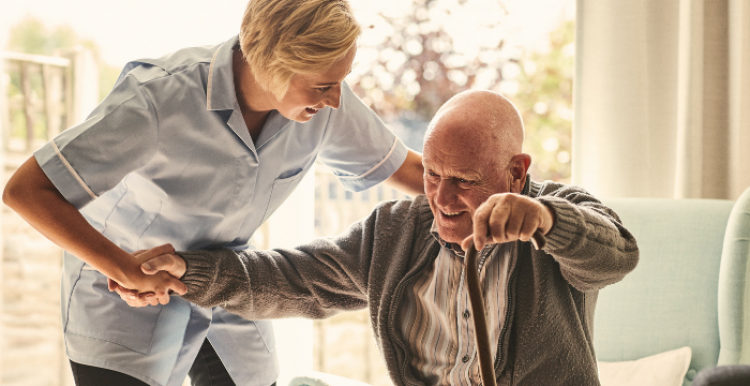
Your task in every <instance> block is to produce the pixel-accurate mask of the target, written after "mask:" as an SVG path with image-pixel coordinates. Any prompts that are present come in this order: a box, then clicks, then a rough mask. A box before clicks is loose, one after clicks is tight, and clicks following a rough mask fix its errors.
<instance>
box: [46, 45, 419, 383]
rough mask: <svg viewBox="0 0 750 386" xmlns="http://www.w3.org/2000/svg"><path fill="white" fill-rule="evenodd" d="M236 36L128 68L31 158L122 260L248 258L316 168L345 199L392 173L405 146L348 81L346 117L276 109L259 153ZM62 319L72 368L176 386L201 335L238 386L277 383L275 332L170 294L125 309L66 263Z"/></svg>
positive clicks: (103, 285)
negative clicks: (163, 253)
mask: <svg viewBox="0 0 750 386" xmlns="http://www.w3.org/2000/svg"><path fill="white" fill-rule="evenodd" d="M237 44H238V38H237V37H236V36H235V37H234V38H232V39H230V40H229V41H227V42H226V43H224V44H221V45H218V46H215V47H197V48H187V49H183V50H180V51H177V52H175V53H172V54H170V55H167V56H165V57H163V58H160V59H153V60H151V59H149V60H140V61H136V62H131V63H129V64H128V65H126V67H125V69H124V70H123V73H122V74H121V75H120V79H119V80H118V82H117V84H116V86H115V87H114V89H113V90H112V92H111V93H110V94H109V96H107V98H106V99H105V100H104V102H102V104H101V105H99V106H98V107H97V108H96V109H95V110H94V111H93V113H92V114H91V115H90V116H89V118H88V119H87V120H86V121H85V122H84V123H82V124H80V125H78V126H75V127H72V128H70V129H68V130H66V131H64V132H63V133H61V134H60V135H59V136H57V137H56V138H55V139H54V140H52V141H51V142H49V143H48V144H46V145H45V146H44V147H42V148H41V149H40V150H38V151H37V152H36V153H34V156H35V157H36V160H37V162H38V163H39V164H40V165H41V167H42V169H43V170H44V172H45V173H46V174H47V176H48V177H49V178H50V180H52V182H53V183H54V184H55V186H56V187H57V188H58V189H59V190H60V192H61V193H62V194H63V196H64V197H65V198H66V199H67V200H68V201H69V202H70V203H71V204H73V205H75V206H76V207H77V208H79V209H80V210H81V213H83V215H84V216H85V217H86V219H87V220H88V221H89V222H90V223H91V225H93V226H94V228H96V229H97V230H99V231H100V232H101V233H102V234H103V235H104V236H106V237H107V238H108V239H110V240H112V241H113V242H114V243H115V244H117V245H119V246H120V247H122V248H123V249H124V250H126V251H128V252H133V251H136V250H139V249H148V248H151V247H154V246H157V245H160V244H163V243H166V242H169V243H172V245H174V247H175V248H176V249H177V250H196V249H209V248H218V247H225V248H230V249H234V250H243V249H248V248H251V245H250V237H251V236H252V235H253V232H255V230H256V229H257V228H258V227H259V226H260V225H261V224H262V223H263V222H264V221H265V220H266V219H268V217H269V216H270V215H271V214H272V213H273V212H274V211H275V210H276V209H277V208H278V207H279V205H281V203H282V202H283V201H284V200H285V199H286V198H287V197H288V196H289V194H290V193H291V192H292V190H293V189H294V187H295V186H297V184H298V183H299V181H300V180H301V178H302V176H303V175H304V174H305V173H307V172H309V171H310V170H311V169H312V168H313V164H314V163H315V160H316V159H319V160H321V161H322V162H323V163H324V164H326V165H327V166H328V167H329V168H330V169H331V170H332V171H333V172H334V173H335V174H336V175H337V176H338V177H339V179H340V181H341V182H342V183H343V184H344V185H345V186H346V187H347V188H348V189H350V190H354V191H360V190H363V189H367V188H369V187H371V186H373V185H375V184H377V183H379V182H381V181H383V180H385V179H386V178H388V177H389V176H390V175H391V174H393V173H394V172H395V171H396V170H397V169H398V168H399V167H400V166H401V164H402V163H403V162H404V160H405V158H406V153H407V149H406V147H404V145H403V144H402V143H401V142H400V141H399V140H398V139H397V138H396V137H395V136H394V135H393V134H392V133H391V132H390V131H389V130H388V129H387V128H386V127H385V125H384V124H383V123H382V122H381V121H380V119H378V117H377V116H376V115H375V114H374V113H373V112H372V110H370V109H369V108H368V107H366V106H365V105H364V104H362V102H361V101H360V100H359V99H358V98H357V97H356V96H355V95H354V94H353V93H352V91H351V89H349V87H348V86H347V85H346V84H344V85H343V87H342V95H341V106H340V108H339V109H331V108H330V107H327V108H325V109H322V110H320V111H319V112H318V113H317V114H315V115H314V116H313V118H312V120H311V121H309V122H307V123H298V122H294V121H290V120H288V119H286V118H284V117H283V116H281V115H280V114H278V113H277V112H276V111H274V112H272V113H271V115H270V116H269V118H268V121H267V122H266V124H265V126H264V128H263V130H262V132H261V134H260V137H259V138H258V141H257V142H256V143H253V141H252V139H251V138H250V135H249V133H248V130H247V127H246V126H245V122H244V120H243V118H242V114H241V112H240V108H239V105H238V102H237V97H236V95H235V88H234V79H233V74H232V48H233V47H234V46H236V45H237ZM62 317H63V328H64V331H65V343H66V347H67V353H68V355H69V357H70V359H72V360H73V361H76V362H79V363H83V364H87V365H92V366H98V367H104V368H108V369H112V370H115V371H119V372H122V373H125V374H129V375H131V376H134V377H136V378H138V379H140V380H142V381H144V382H146V383H149V384H151V385H170V386H172V385H181V384H182V381H183V379H184V377H185V375H186V374H187V371H188V370H189V368H190V366H191V364H192V362H193V360H194V358H195V356H196V354H197V352H198V350H199V348H200V346H201V344H202V342H203V340H204V339H205V337H206V336H208V339H209V340H210V341H211V343H212V344H213V345H214V347H215V349H216V351H217V353H218V354H219V356H220V357H221V358H222V360H223V361H224V363H225V365H226V367H227V369H228V370H229V373H230V374H231V375H232V378H234V379H235V381H236V383H237V384H241V385H251V386H252V385H257V386H268V385H270V384H271V383H272V382H274V381H275V380H276V377H277V376H278V364H277V362H276V358H275V354H274V353H273V351H274V341H273V334H272V327H271V323H270V321H257V322H252V321H247V320H244V319H242V318H240V317H238V316H235V315H233V314H230V313H228V312H226V311H224V310H223V309H221V308H215V309H213V310H211V309H202V308H199V307H196V306H194V305H192V304H191V303H188V302H187V301H184V300H182V299H181V298H179V297H173V298H172V300H171V301H170V303H169V304H168V305H166V306H157V307H146V308H137V309H136V308H130V307H128V306H127V304H125V302H124V301H122V300H121V299H120V298H119V296H118V295H117V294H116V293H110V292H109V291H108V290H107V282H106V277H104V276H103V275H102V274H100V273H99V272H97V271H94V270H92V269H91V267H89V266H88V265H86V264H84V263H83V262H82V261H81V260H79V259H77V258H76V257H74V256H72V255H70V254H68V253H66V254H65V258H64V267H63V278H62Z"/></svg>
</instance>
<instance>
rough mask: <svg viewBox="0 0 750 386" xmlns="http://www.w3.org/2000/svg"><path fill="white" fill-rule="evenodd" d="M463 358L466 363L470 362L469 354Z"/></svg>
mask: <svg viewBox="0 0 750 386" xmlns="http://www.w3.org/2000/svg"><path fill="white" fill-rule="evenodd" d="M461 360H462V361H463V362H464V363H466V362H468V361H469V357H468V356H467V355H464V357H463V358H461Z"/></svg>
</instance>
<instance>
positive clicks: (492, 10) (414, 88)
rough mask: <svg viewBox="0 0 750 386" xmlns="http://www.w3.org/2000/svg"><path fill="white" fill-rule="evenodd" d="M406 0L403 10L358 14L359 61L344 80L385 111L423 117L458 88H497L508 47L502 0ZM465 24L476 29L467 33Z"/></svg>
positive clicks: (389, 115)
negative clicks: (361, 29) (360, 16)
mask: <svg viewBox="0 0 750 386" xmlns="http://www.w3.org/2000/svg"><path fill="white" fill-rule="evenodd" d="M405 3H406V4H404V5H405V6H406V7H408V8H407V10H406V11H405V10H404V9H400V10H398V11H395V10H394V12H379V13H377V14H375V15H368V16H369V17H366V20H363V26H364V27H365V31H364V33H363V38H362V39H361V41H360V52H359V54H358V57H359V59H360V61H359V62H358V66H357V68H356V69H355V71H353V75H352V78H351V79H352V80H351V81H350V83H353V85H354V88H355V91H356V92H358V94H359V95H360V96H362V97H363V100H365V102H366V103H368V104H370V105H371V107H372V108H373V109H374V110H375V111H376V112H377V113H378V114H379V115H381V116H383V117H384V118H386V119H389V118H393V117H394V116H400V115H401V114H402V113H403V112H404V111H413V112H414V113H416V114H417V115H418V116H419V117H421V118H423V119H425V120H429V118H430V117H432V116H433V115H434V114H435V112H436V111H437V109H438V108H439V107H440V106H441V105H442V104H443V103H444V102H445V101H447V100H448V99H449V98H450V97H451V96H453V95H455V94H456V93H458V92H460V91H463V90H466V89H469V88H483V89H495V88H497V86H498V84H499V82H500V81H501V80H502V77H501V74H500V72H499V71H498V68H500V67H501V66H502V64H503V63H505V62H507V61H508V60H509V59H510V55H511V52H510V51H509V50H506V49H503V41H502V40H501V39H500V38H499V37H500V36H502V35H503V34H501V33H499V32H500V31H499V29H500V28H501V26H500V23H501V21H502V19H503V17H504V16H505V15H506V14H507V12H506V10H505V8H504V7H503V5H502V2H501V1H499V0H412V1H408V0H407V1H406V2H405ZM467 23H470V24H467ZM466 28H470V29H473V30H474V31H472V32H474V34H470V35H469V39H467V38H466V37H467V33H466ZM368 29H369V30H372V31H368ZM372 37H380V39H377V38H375V39H373V38H372Z"/></svg>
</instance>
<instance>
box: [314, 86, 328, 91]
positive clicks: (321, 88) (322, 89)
mask: <svg viewBox="0 0 750 386" xmlns="http://www.w3.org/2000/svg"><path fill="white" fill-rule="evenodd" d="M330 89H331V87H330V86H328V87H318V88H316V89H315V90H316V91H319V92H326V91H328V90H330Z"/></svg>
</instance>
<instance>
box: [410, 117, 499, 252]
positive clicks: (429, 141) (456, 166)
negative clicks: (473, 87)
mask: <svg viewBox="0 0 750 386" xmlns="http://www.w3.org/2000/svg"><path fill="white" fill-rule="evenodd" d="M459 124H460V123H459ZM434 131H438V130H434ZM482 139H483V138H481V137H480V136H479V134H478V133H466V132H465V131H453V132H451V131H450V130H439V133H432V134H430V135H428V136H427V138H426V141H425V145H424V154H423V161H422V162H423V164H424V173H425V174H424V186H425V193H426V194H427V198H428V199H429V201H430V208H431V209H432V214H433V215H434V216H435V224H436V226H437V231H438V234H439V235H440V237H441V238H442V239H443V240H445V241H447V242H450V243H460V242H461V241H463V239H465V238H466V237H468V236H469V235H471V234H472V233H473V228H472V227H473V221H472V220H473V218H474V212H475V211H476V210H477V208H478V207H479V206H480V205H481V204H482V203H483V202H485V201H486V200H487V199H488V198H489V197H490V196H491V195H493V194H496V193H507V192H509V191H510V186H511V185H510V183H511V180H510V173H509V171H508V168H507V165H502V166H498V165H497V164H498V162H497V160H498V156H499V155H498V154H496V153H497V150H493V149H496V146H493V145H492V144H487V143H486V142H487V141H486V140H485V141H484V142H483V141H482Z"/></svg>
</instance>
